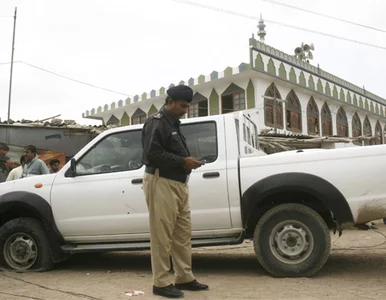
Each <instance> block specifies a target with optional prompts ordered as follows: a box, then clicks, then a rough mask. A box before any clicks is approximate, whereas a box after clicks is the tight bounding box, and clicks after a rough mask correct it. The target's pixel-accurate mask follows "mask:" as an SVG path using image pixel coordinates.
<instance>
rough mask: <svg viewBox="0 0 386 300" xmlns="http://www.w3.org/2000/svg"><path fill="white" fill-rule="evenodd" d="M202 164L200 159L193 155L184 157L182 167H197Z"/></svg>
mask: <svg viewBox="0 0 386 300" xmlns="http://www.w3.org/2000/svg"><path fill="white" fill-rule="evenodd" d="M202 165H204V163H203V162H202V161H199V160H198V159H197V158H194V157H191V156H190V157H186V158H184V168H185V169H188V170H192V169H197V168H199V167H201V166H202Z"/></svg>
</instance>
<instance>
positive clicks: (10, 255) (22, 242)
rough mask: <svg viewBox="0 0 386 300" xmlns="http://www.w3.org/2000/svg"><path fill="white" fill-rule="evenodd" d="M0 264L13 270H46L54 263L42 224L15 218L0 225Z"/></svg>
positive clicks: (28, 219)
mask: <svg viewBox="0 0 386 300" xmlns="http://www.w3.org/2000/svg"><path fill="white" fill-rule="evenodd" d="M0 266H1V267H2V268H5V269H11V270H15V271H19V272H20V271H47V270H50V269H52V267H53V266H54V263H53V261H52V258H51V248H50V244H49V242H48V239H47V237H46V234H45V232H44V229H43V226H42V224H41V223H40V222H39V221H37V220H34V219H31V218H17V219H13V220H11V221H8V222H7V223H5V224H4V225H3V226H2V227H0Z"/></svg>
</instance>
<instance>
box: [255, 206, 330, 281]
mask: <svg viewBox="0 0 386 300" xmlns="http://www.w3.org/2000/svg"><path fill="white" fill-rule="evenodd" d="M254 247H255V253H256V255H257V258H258V260H259V262H260V264H261V265H262V266H263V268H264V269H265V270H266V271H268V272H269V273H271V274H272V275H273V276H277V277H302V276H311V275H313V274H315V273H316V272H318V271H319V270H320V269H321V268H322V267H323V266H324V264H325V263H326V261H327V258H328V256H329V254H330V249H331V237H330V232H329V229H328V227H327V225H326V223H325V222H324V220H323V219H322V217H321V216H320V215H319V214H318V213H317V212H316V211H314V210H313V209H311V208H309V207H307V206H304V205H301V204H296V203H289V204H281V205H278V206H276V207H274V208H272V209H271V210H269V211H268V212H267V213H265V215H264V216H263V217H262V218H261V219H260V221H259V222H258V224H257V226H256V229H255V233H254Z"/></svg>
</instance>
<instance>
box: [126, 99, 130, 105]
mask: <svg viewBox="0 0 386 300" xmlns="http://www.w3.org/2000/svg"><path fill="white" fill-rule="evenodd" d="M130 103H131V98H130V97H128V98H126V101H125V105H129V104H130Z"/></svg>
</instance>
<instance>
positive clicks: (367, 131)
mask: <svg viewBox="0 0 386 300" xmlns="http://www.w3.org/2000/svg"><path fill="white" fill-rule="evenodd" d="M363 135H364V136H366V137H371V136H372V130H371V123H370V121H369V118H368V117H366V118H365V120H364V121H363ZM364 144H365V145H371V141H370V140H365V142H364Z"/></svg>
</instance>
